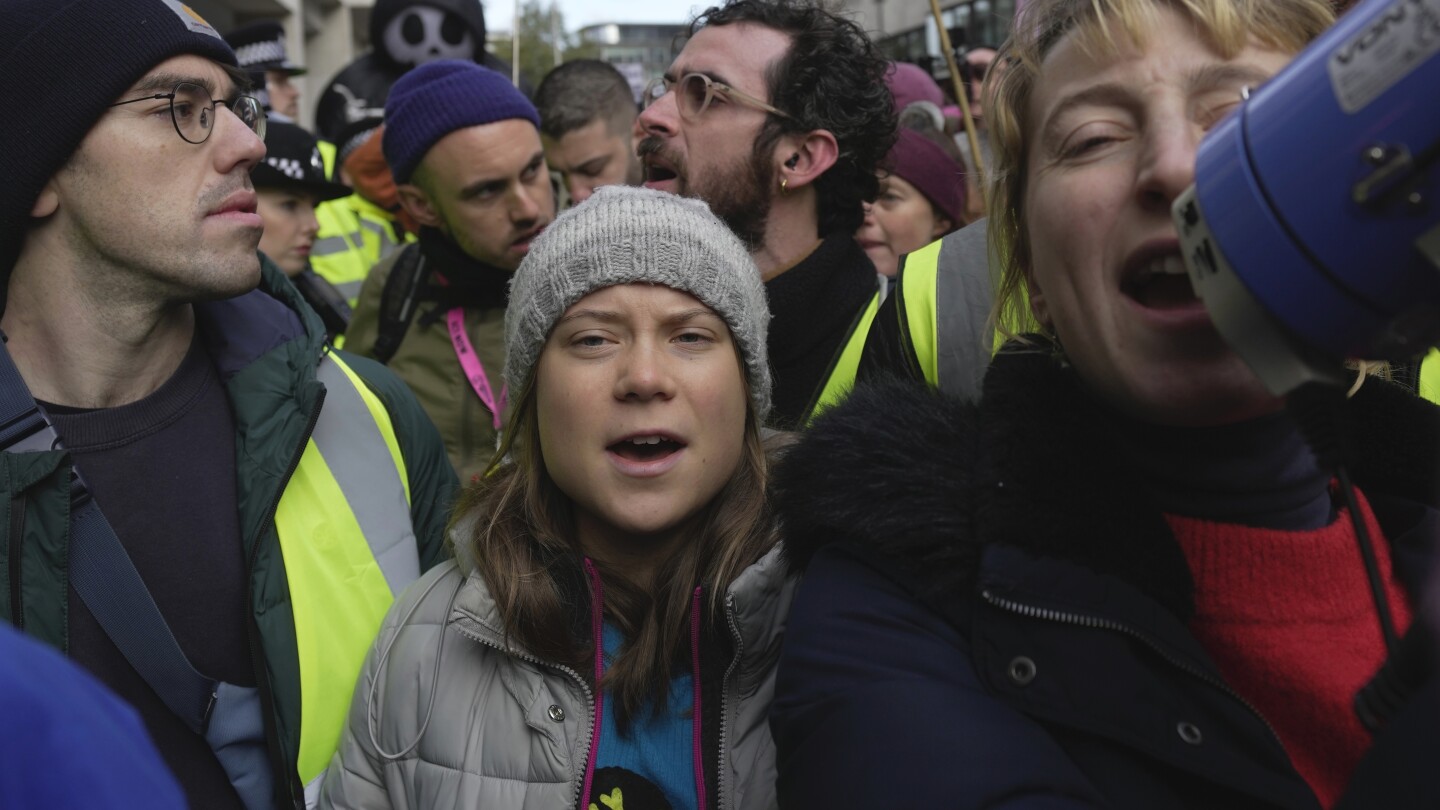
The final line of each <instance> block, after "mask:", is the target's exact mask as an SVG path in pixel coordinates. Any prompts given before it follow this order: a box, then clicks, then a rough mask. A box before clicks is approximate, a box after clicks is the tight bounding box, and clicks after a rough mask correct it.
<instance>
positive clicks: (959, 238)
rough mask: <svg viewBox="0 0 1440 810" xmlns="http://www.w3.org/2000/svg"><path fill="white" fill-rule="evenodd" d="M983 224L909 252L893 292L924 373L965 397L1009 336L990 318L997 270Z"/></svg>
mask: <svg viewBox="0 0 1440 810" xmlns="http://www.w3.org/2000/svg"><path fill="white" fill-rule="evenodd" d="M985 228H986V225H985V220H983V219H982V220H979V221H977V222H974V223H971V224H970V225H968V226H966V227H965V228H962V229H960V230H958V231H955V232H953V233H950V234H948V235H946V236H945V237H944V238H943V239H939V240H936V241H934V242H931V243H930V244H928V245H926V246H925V247H923V248H920V249H919V250H917V251H914V252H912V253H909V254H906V255H905V256H904V257H902V260H901V266H900V274H899V277H898V278H897V279H896V283H895V291H894V292H893V293H892V294H893V295H894V296H895V297H896V301H895V306H896V309H897V315H898V319H899V322H900V338H901V341H902V343H903V345H904V347H905V350H906V351H907V352H908V353H909V354H910V355H911V356H912V357H913V359H914V360H915V363H916V367H918V368H919V369H920V371H921V373H922V374H923V375H924V377H925V381H926V382H927V383H929V384H930V385H931V386H933V387H935V388H938V389H940V390H942V391H946V392H948V393H951V394H955V395H956V396H961V397H966V398H972V397H977V396H978V395H979V392H980V385H981V381H982V380H983V378H984V373H985V369H986V368H987V367H988V366H989V360H990V357H991V356H992V355H993V354H994V353H995V352H996V351H998V350H999V349H1000V346H1001V345H1002V344H1003V343H1004V342H1005V334H1004V332H1002V331H1001V330H1000V329H999V327H998V325H996V324H993V323H991V321H990V311H991V309H992V308H993V305H994V301H995V289H996V287H997V286H998V278H997V275H998V274H997V272H996V263H995V261H994V260H993V259H992V258H991V257H990V253H989V246H988V243H987V242H986V232H985ZM1019 328H1020V325H1018V324H1012V325H1011V330H1012V331H1018V330H1019Z"/></svg>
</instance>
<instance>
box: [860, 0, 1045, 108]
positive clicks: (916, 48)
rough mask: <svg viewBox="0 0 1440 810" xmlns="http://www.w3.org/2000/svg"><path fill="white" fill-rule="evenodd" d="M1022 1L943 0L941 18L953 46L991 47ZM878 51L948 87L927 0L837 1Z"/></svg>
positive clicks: (1001, 36) (1007, 27)
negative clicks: (867, 32) (911, 63)
mask: <svg viewBox="0 0 1440 810" xmlns="http://www.w3.org/2000/svg"><path fill="white" fill-rule="evenodd" d="M1023 4H1024V0H958V2H957V0H941V2H940V16H941V19H942V20H943V21H944V23H945V27H946V29H948V30H949V32H950V40H951V42H950V44H951V45H952V46H953V47H955V48H964V49H969V48H978V47H990V48H994V47H996V46H998V45H999V44H1000V43H1001V42H1003V41H1004V40H1005V37H1006V35H1007V34H1008V33H1009V31H1010V23H1011V21H1012V20H1013V19H1014V18H1015V11H1016V9H1017V8H1018V7H1020V6H1021V5H1023ZM840 6H841V7H842V8H843V9H844V10H846V11H848V12H850V13H851V14H853V15H854V17H855V20H856V21H857V22H859V23H860V25H861V26H862V27H864V28H865V30H866V31H869V32H870V35H871V36H872V37H874V38H875V43H876V45H877V46H879V48H880V50H881V51H882V52H883V53H884V54H885V55H886V56H888V57H890V58H891V59H893V60H895V61H898V62H913V63H915V64H917V65H920V66H921V67H923V68H925V69H926V70H929V71H930V74H931V75H932V76H934V77H935V78H936V80H937V81H939V82H940V86H941V87H944V88H946V89H947V90H948V89H949V87H950V83H949V75H950V74H949V70H948V69H947V68H946V65H945V58H944V56H943V54H942V52H941V49H940V29H939V28H938V27H936V25H935V16H934V14H933V13H932V11H931V8H930V3H929V0H841V2H840Z"/></svg>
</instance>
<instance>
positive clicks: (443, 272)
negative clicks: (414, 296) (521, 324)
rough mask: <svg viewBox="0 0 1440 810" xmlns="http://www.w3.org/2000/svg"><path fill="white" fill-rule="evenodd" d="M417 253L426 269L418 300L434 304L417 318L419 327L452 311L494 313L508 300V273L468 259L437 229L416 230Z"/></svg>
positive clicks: (465, 254)
mask: <svg viewBox="0 0 1440 810" xmlns="http://www.w3.org/2000/svg"><path fill="white" fill-rule="evenodd" d="M420 252H421V253H423V254H424V256H425V261H426V262H427V264H428V266H429V273H428V274H427V275H426V278H425V282H424V285H425V286H424V287H422V288H421V290H420V300H421V301H427V302H428V301H433V302H435V304H436V306H435V307H434V308H432V309H430V310H428V311H427V312H424V313H422V314H421V319H422V322H423V323H429V322H431V321H434V320H436V319H438V318H441V317H444V314H445V313H446V312H447V311H449V310H450V309H451V308H452V307H463V308H465V309H498V308H503V307H504V306H505V304H506V302H507V301H508V300H509V297H510V276H511V273H510V271H508V270H502V269H501V268H499V267H496V266H494V265H491V264H486V263H485V262H482V261H479V260H477V259H475V258H472V257H471V256H470V254H468V253H466V252H465V251H463V250H461V249H460V246H459V245H457V244H455V241H454V240H453V239H451V238H450V237H448V236H446V235H445V234H444V233H441V232H440V231H439V230H438V229H435V228H421V229H420ZM437 313H438V314H437Z"/></svg>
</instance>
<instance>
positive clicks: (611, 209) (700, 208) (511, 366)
mask: <svg viewBox="0 0 1440 810" xmlns="http://www.w3.org/2000/svg"><path fill="white" fill-rule="evenodd" d="M637 281H638V282H647V283H650V284H661V285H664V286H666V287H669V288H671V289H674V290H680V291H682V292H686V293H689V294H690V295H693V296H695V298H696V299H698V300H699V301H700V302H701V303H703V304H704V305H705V306H707V307H710V308H711V309H713V310H715V313H716V314H717V315H719V316H720V317H721V318H723V319H724V320H725V323H726V325H728V326H729V327H730V334H731V335H732V336H733V337H734V338H735V342H736V343H737V344H738V345H739V347H740V353H741V355H742V356H743V357H744V358H745V370H746V376H747V377H748V378H749V380H750V396H751V401H752V402H753V404H754V406H755V412H756V416H757V417H758V418H759V419H760V421H761V422H763V421H764V420H765V417H766V416H767V415H768V414H769V412H770V388H771V383H770V363H769V360H768V359H767V356H766V350H765V335H766V331H767V329H768V327H769V323H770V309H769V307H768V306H767V304H766V300H765V286H764V284H763V283H762V282H761V280H760V271H759V270H757V269H756V267H755V263H754V262H753V261H751V259H750V254H749V252H748V251H746V250H745V246H744V245H743V244H741V243H740V240H739V239H738V238H737V237H736V236H735V234H733V233H731V232H730V229H729V228H727V227H725V223H723V222H721V221H720V218H719V217H717V216H715V215H714V214H712V213H710V208H709V207H708V206H706V205H705V203H703V202H700V201H699V200H692V199H687V198H684V197H678V196H676V195H674V194H668V193H666V192H663V191H653V190H651V189H647V188H631V187H629V186H602V187H601V188H599V189H596V191H595V193H594V194H593V195H592V196H591V197H590V199H588V200H586V201H585V202H583V203H580V204H579V205H577V206H575V207H574V208H571V209H570V210H568V211H566V212H564V213H563V214H561V215H560V216H559V217H557V218H556V219H555V222H554V223H553V224H551V225H550V227H548V228H546V229H545V232H544V233H543V234H541V235H540V236H539V237H538V238H536V240H535V243H534V245H533V246H532V247H531V248H530V253H529V255H527V256H526V257H525V260H524V261H522V262H521V263H520V269H518V270H516V271H515V277H514V278H513V279H512V280H511V282H510V306H509V308H508V309H506V310H505V347H506V355H505V381H506V383H507V384H508V385H509V386H510V390H512V391H518V390H520V388H521V387H522V386H523V385H524V383H525V382H526V380H528V379H529V377H530V374H531V373H532V372H533V371H534V370H535V362H536V361H537V360H539V359H540V352H541V350H542V349H544V348H545V341H546V340H548V339H549V337H550V330H551V329H552V328H553V327H554V326H555V322H556V321H558V320H560V316H562V315H564V314H565V310H566V309H569V308H570V306H571V305H572V304H574V303H575V302H576V301H579V300H580V299H581V298H584V297H585V296H587V295H589V294H590V293H592V292H594V291H596V290H599V289H603V288H605V287H613V286H615V285H617V284H629V283H632V282H637Z"/></svg>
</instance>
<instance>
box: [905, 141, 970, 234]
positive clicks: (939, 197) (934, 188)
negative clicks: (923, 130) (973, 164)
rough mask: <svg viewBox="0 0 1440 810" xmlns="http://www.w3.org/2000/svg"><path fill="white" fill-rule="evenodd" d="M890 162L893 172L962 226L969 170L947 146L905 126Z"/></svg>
mask: <svg viewBox="0 0 1440 810" xmlns="http://www.w3.org/2000/svg"><path fill="white" fill-rule="evenodd" d="M889 165H890V167H891V169H890V171H891V173H892V174H894V175H895V176H896V177H898V178H900V179H901V180H904V181H905V182H907V183H909V184H910V185H912V186H914V187H915V188H917V189H919V190H920V193H921V194H924V195H925V199H927V200H929V201H930V202H931V204H933V205H934V206H935V207H936V208H938V209H939V210H940V213H941V214H943V215H944V216H945V218H946V219H948V220H950V224H952V225H955V226H959V224H960V222H961V217H962V215H963V214H964V213H965V169H964V167H962V166H961V165H960V164H959V163H956V162H955V159H954V158H952V157H950V156H949V155H948V154H946V153H945V150H944V149H941V148H940V146H939V145H938V144H936V143H935V142H934V141H932V140H930V139H929V138H927V137H925V136H924V135H921V134H920V133H919V132H916V131H915V130H913V129H906V128H904V127H901V128H900V131H899V137H898V138H896V140H895V145H894V146H893V147H891V148H890V159H889Z"/></svg>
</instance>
